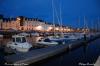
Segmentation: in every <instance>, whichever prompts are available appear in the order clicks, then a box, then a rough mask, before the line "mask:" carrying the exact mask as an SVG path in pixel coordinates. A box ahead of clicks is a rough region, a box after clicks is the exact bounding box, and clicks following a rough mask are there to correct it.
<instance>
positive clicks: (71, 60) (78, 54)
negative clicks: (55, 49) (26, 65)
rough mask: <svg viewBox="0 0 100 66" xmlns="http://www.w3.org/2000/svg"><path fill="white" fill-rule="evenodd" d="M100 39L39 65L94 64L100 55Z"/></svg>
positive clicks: (74, 65) (73, 65) (70, 65)
mask: <svg viewBox="0 0 100 66" xmlns="http://www.w3.org/2000/svg"><path fill="white" fill-rule="evenodd" d="M99 43H100V39H98V40H96V41H94V42H91V43H89V44H85V45H84V46H81V47H79V48H77V49H76V50H73V51H69V52H65V53H63V54H61V55H60V56H56V57H52V58H50V59H46V60H44V61H40V62H39V63H36V64H32V65H36V66H37V65H38V66H52V65H53V66H66V65H68V66H81V65H80V64H94V63H95V62H96V60H97V58H98V56H99V55H100V44H99Z"/></svg>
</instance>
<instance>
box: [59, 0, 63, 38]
mask: <svg viewBox="0 0 100 66" xmlns="http://www.w3.org/2000/svg"><path fill="white" fill-rule="evenodd" d="M61 5H62V4H61V2H60V29H61V36H62V37H63V36H64V35H63V32H62V8H61V7H62V6H61Z"/></svg>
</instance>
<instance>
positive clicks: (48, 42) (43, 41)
mask: <svg viewBox="0 0 100 66" xmlns="http://www.w3.org/2000/svg"><path fill="white" fill-rule="evenodd" d="M36 43H37V44H41V45H47V46H54V45H58V44H59V43H58V42H56V41H51V40H50V39H49V38H41V39H39V41H38V42H36Z"/></svg>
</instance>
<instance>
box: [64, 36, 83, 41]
mask: <svg viewBox="0 0 100 66" xmlns="http://www.w3.org/2000/svg"><path fill="white" fill-rule="evenodd" d="M64 37H65V38H66V39H67V40H78V39H81V38H82V37H83V36H82V35H65V36H64Z"/></svg>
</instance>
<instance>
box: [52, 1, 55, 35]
mask: <svg viewBox="0 0 100 66" xmlns="http://www.w3.org/2000/svg"><path fill="white" fill-rule="evenodd" d="M54 18H55V16H54V2H53V0H52V19H53V34H54V35H55V19H54Z"/></svg>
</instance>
